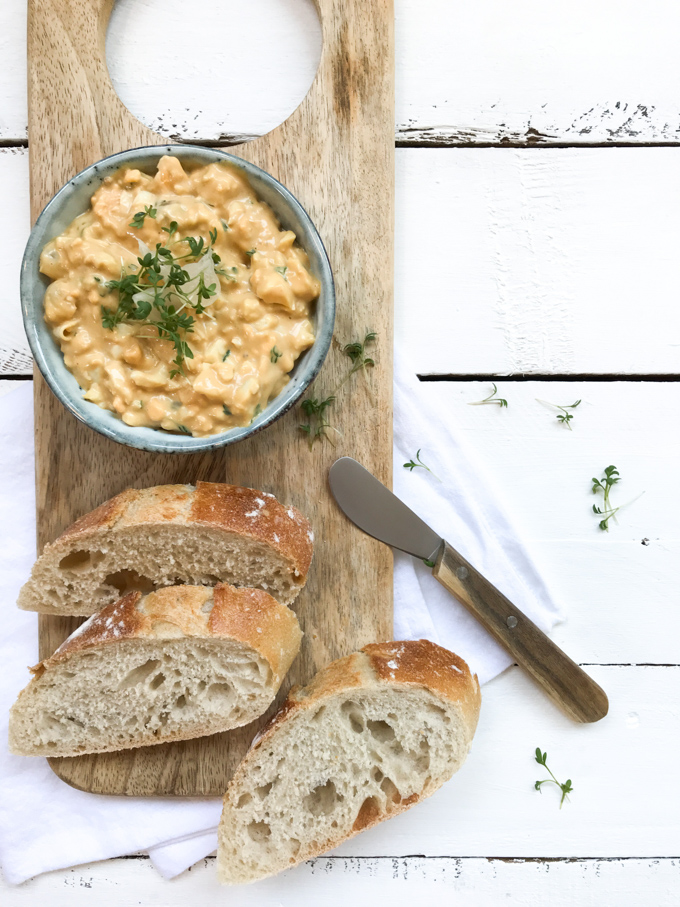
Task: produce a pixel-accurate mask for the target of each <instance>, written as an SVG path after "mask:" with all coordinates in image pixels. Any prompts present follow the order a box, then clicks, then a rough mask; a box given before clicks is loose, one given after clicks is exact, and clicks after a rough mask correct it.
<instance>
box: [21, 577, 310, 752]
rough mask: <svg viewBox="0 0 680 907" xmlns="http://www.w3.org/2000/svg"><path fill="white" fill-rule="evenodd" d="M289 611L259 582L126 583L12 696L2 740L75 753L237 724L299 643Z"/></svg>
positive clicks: (258, 706) (265, 702)
mask: <svg viewBox="0 0 680 907" xmlns="http://www.w3.org/2000/svg"><path fill="white" fill-rule="evenodd" d="M301 638H302V633H301V631H300V627H299V625H298V622H297V618H296V616H295V614H294V613H293V612H292V611H291V610H290V609H289V608H286V607H285V605H280V604H279V603H278V602H277V601H275V599H273V598H272V597H271V595H268V594H267V593H266V592H262V591H261V590H259V589H235V588H233V587H232V586H226V585H219V586H216V587H215V588H214V589H213V588H208V587H206V586H176V587H169V588H165V589H161V590H159V591H158V592H152V593H151V594H150V595H147V596H142V594H141V593H140V592H130V593H128V595H126V596H125V597H124V598H122V599H121V600H120V601H119V602H116V603H114V604H112V605H107V607H106V608H104V609H103V610H102V611H100V612H99V613H98V614H94V615H93V616H92V617H91V618H90V619H89V620H87V621H85V623H84V624H82V625H81V626H80V627H79V628H78V629H77V630H76V631H75V633H73V634H72V635H71V636H69V638H68V639H67V640H66V642H64V643H63V644H62V645H61V646H60V647H59V648H58V649H57V650H56V652H55V653H54V655H52V657H51V658H48V659H47V660H46V661H44V662H42V663H41V664H39V665H38V666H37V667H36V668H33V669H32V670H33V673H34V675H35V676H34V678H33V680H31V682H30V683H29V685H28V686H27V687H26V688H25V689H24V690H22V692H21V693H20V694H19V698H18V699H17V701H16V703H15V704H14V706H12V709H11V712H10V720H9V744H10V750H11V751H12V752H13V753H17V754H18V755H22V756H77V755H81V754H83V753H106V752H110V751H112V750H121V749H130V748H134V747H138V746H148V745H149V744H154V743H166V742H168V741H170V740H188V739H189V738H191V737H202V736H204V735H206V734H216V733H218V732H220V731H227V730H229V729H230V728H234V727H239V726H240V725H243V724H248V723H249V722H250V721H253V720H254V719H255V718H257V717H258V716H259V715H261V714H262V713H263V712H264V711H266V709H267V708H268V707H269V705H270V704H271V703H272V701H273V700H274V697H275V696H276V693H277V691H278V689H279V686H280V685H281V681H282V680H283V678H284V676H285V674H286V672H287V671H288V668H289V667H290V665H291V663H292V661H293V659H294V658H295V656H296V655H297V652H298V650H299V648H300V639H301Z"/></svg>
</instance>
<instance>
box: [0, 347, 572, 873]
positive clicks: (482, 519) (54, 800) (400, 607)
mask: <svg viewBox="0 0 680 907" xmlns="http://www.w3.org/2000/svg"><path fill="white" fill-rule="evenodd" d="M397 361H400V360H399V358H398V357H397ZM401 361H406V360H405V359H403V358H402V360H401ZM394 392H395V398H394V413H395V415H394V429H395V442H394V464H395V469H394V474H395V475H394V485H395V491H396V493H397V494H398V495H399V496H400V497H402V498H403V500H404V501H406V502H407V503H408V504H409V505H410V506H411V507H413V509H414V510H416V511H417V512H418V513H419V514H420V515H421V516H422V517H423V518H424V519H425V520H427V521H428V522H429V523H431V525H432V527H433V529H435V530H436V531H437V532H440V533H441V534H442V535H443V536H445V537H446V538H447V539H448V540H449V541H450V542H452V543H454V544H455V545H456V547H457V548H458V549H459V550H460V551H461V553H462V554H463V555H464V556H465V557H466V558H467V559H468V560H470V561H471V562H472V563H473V564H475V566H476V567H478V568H479V569H480V570H481V571H482V572H484V573H485V574H486V575H487V576H488V577H489V578H490V579H491V580H492V581H493V582H494V583H495V584H496V585H497V586H498V587H499V588H500V589H501V590H503V591H504V592H505V593H506V594H507V595H508V596H509V598H510V599H514V600H515V601H516V602H517V603H518V604H519V605H520V607H522V608H523V610H525V611H526V612H527V613H528V614H529V615H530V616H531V617H532V618H533V619H534V620H535V621H536V623H538V624H539V626H541V627H542V628H544V629H550V628H551V627H552V626H553V625H554V624H555V623H557V621H558V620H559V619H560V615H559V612H558V610H557V608H556V607H555V605H554V603H553V602H552V599H551V597H550V595H549V593H548V591H547V589H546V587H545V584H544V582H543V580H542V579H541V576H540V574H539V573H538V571H537V569H536V567H535V566H534V564H533V561H532V560H531V557H530V555H529V553H528V551H527V549H526V547H525V546H524V545H523V544H522V542H521V540H520V538H519V536H518V534H517V532H516V531H515V530H514V529H513V527H512V524H511V522H510V520H509V519H508V517H507V515H506V514H505V512H504V510H503V507H502V505H501V503H500V500H499V497H498V494H497V492H496V491H495V490H494V489H493V488H492V486H491V485H490V484H489V480H488V478H487V477H486V476H482V475H481V473H480V471H479V470H478V469H477V467H476V466H475V465H474V459H473V458H472V457H471V456H470V455H469V454H468V452H467V451H466V450H465V448H464V446H463V445H462V443H461V440H460V438H459V437H457V435H456V433H455V430H454V429H453V427H452V426H451V424H450V420H449V418H448V417H446V418H445V419H442V417H441V413H438V412H436V411H434V409H433V407H432V406H431V404H430V403H429V401H428V387H427V385H422V384H420V383H419V382H418V381H417V379H416V378H415V377H410V376H405V375H402V376H397V379H396V380H395V388H394ZM419 447H422V448H423V459H425V452H427V458H426V459H425V461H426V462H427V464H428V466H430V467H431V468H432V469H433V470H434V472H435V473H436V474H437V475H438V476H440V478H441V479H442V481H441V482H438V481H437V480H436V479H434V478H433V477H432V476H431V475H430V474H429V473H427V472H425V470H422V469H416V470H414V471H413V472H409V471H407V470H405V469H403V468H402V464H403V463H405V462H407V461H408V460H410V459H411V457H413V456H415V453H416V451H417V449H418V448H419ZM0 525H2V526H3V527H4V533H3V535H4V538H3V540H2V545H1V546H0V607H2V613H3V621H2V634H1V635H0V665H2V675H1V676H2V680H1V681H0V866H1V867H2V870H3V873H4V877H5V879H6V880H7V881H8V882H10V883H14V884H17V883H19V882H22V881H24V880H25V879H27V878H30V877H32V876H35V875H38V874H40V873H42V872H47V871H48V870H52V869H59V868H65V867H68V866H72V865H75V864H79V863H86V862H92V861H95V860H104V859H107V858H111V857H115V856H120V855H123V854H129V853H135V852H138V851H144V850H145V851H148V853H149V855H150V856H151V858H152V860H153V862H154V865H155V866H156V868H157V869H158V870H159V872H161V874H162V875H163V876H165V877H166V878H172V877H173V876H175V875H177V874H178V873H180V872H182V871H183V870H185V869H186V868H187V867H188V866H191V865H192V864H193V863H195V862H196V861H197V860H200V859H202V858H203V857H205V856H207V855H208V854H209V853H212V852H213V851H214V850H215V848H216V845H217V840H216V829H217V823H218V821H219V815H220V809H221V802H220V801H219V800H167V799H129V798H126V797H107V796H98V795H95V794H86V793H83V792H82V791H77V790H74V789H73V788H71V787H69V786H68V785H67V784H65V783H63V782H62V781H60V780H59V779H58V778H57V777H56V775H54V774H53V772H52V771H51V769H50V768H49V767H48V765H47V762H46V761H45V760H43V759H35V758H33V759H29V758H23V757H19V756H12V755H10V754H9V752H8V750H7V714H8V711H9V708H10V706H11V705H12V703H13V702H14V700H15V698H16V696H17V694H18V693H19V691H20V690H21V689H22V688H23V687H24V686H25V684H26V683H27V682H28V679H29V675H28V672H27V670H26V667H27V665H31V664H35V663H36V661H37V660H38V646H37V616H36V615H35V614H29V613H26V612H23V611H19V610H18V609H17V608H16V607H15V601H16V598H17V594H18V591H19V588H20V586H21V585H22V583H23V582H25V580H26V578H27V576H28V574H29V571H30V568H31V564H32V562H33V560H34V557H35V519H34V482H33V397H32V386H31V382H22V383H21V385H20V386H19V387H18V388H17V389H16V390H13V391H12V392H10V393H9V394H8V395H6V396H5V397H3V398H2V399H0ZM394 586H395V638H396V639H409V638H416V639H417V638H421V637H426V638H429V639H432V640H434V641H435V642H438V643H440V644H441V645H444V646H447V647H449V648H452V649H453V650H454V651H456V652H457V653H458V654H460V655H461V656H462V657H463V658H465V659H466V660H467V661H468V663H469V664H470V666H471V667H472V668H473V670H475V671H476V672H477V673H478V675H479V678H480V681H482V682H485V681H487V680H490V679H491V678H492V677H494V676H495V675H496V674H498V673H500V672H501V671H502V670H504V669H505V668H506V667H507V666H508V665H509V664H510V663H511V659H510V658H509V656H507V655H506V654H505V652H504V651H503V650H502V649H500V648H499V647H498V646H497V645H496V644H495V643H494V642H493V641H492V640H491V638H490V637H489V636H488V635H487V634H486V633H485V632H484V631H483V630H482V629H481V628H480V627H479V625H478V624H477V623H476V622H475V621H474V620H473V619H472V618H471V617H469V615H468V614H467V612H465V610H464V609H463V607H462V606H461V605H460V604H459V603H458V602H456V601H455V600H453V599H452V598H451V596H450V595H448V594H447V593H446V592H445V591H444V590H443V589H442V588H441V587H440V586H439V584H438V583H437V582H436V581H435V580H434V579H433V578H432V576H431V574H430V571H429V570H428V569H427V568H426V567H425V565H424V564H422V563H420V562H416V561H414V559H413V558H410V557H408V556H407V555H403V554H399V553H397V554H396V556H395V575H394Z"/></svg>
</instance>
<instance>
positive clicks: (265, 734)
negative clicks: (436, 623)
mask: <svg viewBox="0 0 680 907" xmlns="http://www.w3.org/2000/svg"><path fill="white" fill-rule="evenodd" d="M386 686H388V687H390V688H391V689H400V688H401V689H412V688H413V687H419V688H421V689H425V690H428V691H429V692H430V693H432V694H433V695H434V696H436V697H437V699H440V700H444V701H445V702H448V703H451V704H452V705H455V706H457V707H458V708H459V709H460V711H461V713H462V717H463V721H464V723H465V725H466V729H467V731H468V735H469V739H470V740H472V737H473V736H474V733H475V730H476V728H477V722H478V720H479V711H480V707H481V691H480V687H479V680H478V678H477V675H476V674H472V673H471V672H470V669H469V667H468V665H467V664H466V662H465V661H463V659H462V658H460V657H459V656H458V655H455V654H454V653H453V652H450V651H449V650H448V649H444V648H442V647H441V646H438V645H436V644H435V643H433V642H430V640H427V639H418V640H407V641H403V642H396V641H395V642H384V643H373V644H371V645H368V646H364V648H363V649H360V650H359V651H358V652H355V653H353V654H352V655H347V656H345V657H344V658H339V659H337V660H336V661H334V662H331V664H329V665H328V666H327V667H325V668H323V669H322V670H321V671H319V673H318V674H317V675H316V676H315V677H314V678H313V680H312V681H311V682H310V683H309V684H308V685H307V686H306V687H303V688H302V689H300V688H297V687H296V688H293V689H292V690H291V691H290V692H289V694H288V698H287V699H286V701H285V702H284V703H283V705H282V706H281V708H280V709H279V711H278V712H277V713H276V714H275V715H274V716H273V717H272V718H271V719H270V721H269V722H268V724H267V725H266V726H265V727H264V728H263V729H262V731H261V732H260V733H259V734H258V735H257V737H256V738H255V739H254V740H253V743H252V745H251V748H250V750H249V752H248V753H247V754H246V756H245V758H244V759H243V761H242V762H241V764H240V765H239V767H238V768H237V770H236V772H235V774H234V777H233V778H232V780H231V782H230V784H229V787H228V789H227V792H226V794H225V796H224V809H225V810H226V809H229V808H234V807H235V806H236V802H232V797H233V798H235V797H236V792H237V787H238V784H239V781H240V779H241V778H242V777H243V776H244V775H245V774H246V773H247V771H248V767H249V764H250V762H251V761H252V760H253V759H254V758H255V755H256V754H257V752H258V751H259V749H260V748H261V747H264V746H266V745H267V743H268V741H269V740H270V738H271V737H272V735H273V734H275V733H276V730H277V728H278V727H279V726H280V725H282V724H284V723H286V722H288V721H290V720H291V719H292V718H293V717H294V716H295V715H296V714H298V713H300V712H304V711H308V710H311V711H313V710H316V709H317V708H318V707H319V706H320V705H322V704H323V703H324V702H325V701H327V700H328V699H330V698H333V697H336V696H339V695H342V694H343V693H347V692H349V691H352V690H357V691H358V690H376V689H377V688H380V687H386ZM442 784H443V781H442V780H436V779H432V780H431V781H430V782H429V784H427V785H426V786H425V788H424V789H423V791H422V793H420V794H418V793H416V794H412V795H411V796H410V797H407V798H405V799H404V800H402V801H401V802H400V803H391V804H389V805H388V806H387V807H386V809H385V810H384V811H382V812H380V811H378V810H377V809H375V808H373V807H372V805H371V804H369V805H368V807H367V808H366V809H362V810H361V811H360V813H359V815H358V816H357V819H356V821H355V822H354V825H353V827H352V829H351V830H350V831H349V832H348V833H346V834H340V835H338V836H337V837H334V838H332V839H330V840H327V841H325V842H322V843H320V844H319V846H318V847H315V848H309V849H305V850H304V852H301V854H300V856H299V858H297V859H295V860H294V861H293V862H291V864H290V865H291V866H293V865H296V864H297V863H300V862H303V861H304V860H310V859H314V857H318V856H320V855H321V854H323V853H326V852H327V851H328V850H331V849H332V848H334V847H337V846H338V845H340V844H342V843H343V841H347V840H348V839H349V838H352V837H354V835H356V834H358V833H359V832H360V831H365V830H366V829H369V828H372V827H373V826H374V825H377V824H379V823H380V822H382V821H384V820H385V819H390V818H392V817H393V816H396V815H398V814H399V813H402V812H404V811H405V810H407V809H409V808H410V807H411V806H413V805H415V804H416V803H418V802H420V801H421V800H424V799H425V798H426V797H429V796H430V795H431V794H433V793H434V792H435V791H436V790H438V789H439V788H440V787H441V786H442ZM218 870H219V851H218ZM276 871H280V870H276Z"/></svg>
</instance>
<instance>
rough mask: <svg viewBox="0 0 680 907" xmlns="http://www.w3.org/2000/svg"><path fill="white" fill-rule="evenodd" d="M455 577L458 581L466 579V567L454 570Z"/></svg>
mask: <svg viewBox="0 0 680 907" xmlns="http://www.w3.org/2000/svg"><path fill="white" fill-rule="evenodd" d="M456 576H457V577H458V579H467V577H468V568H467V567H458V568H457V569H456Z"/></svg>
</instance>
